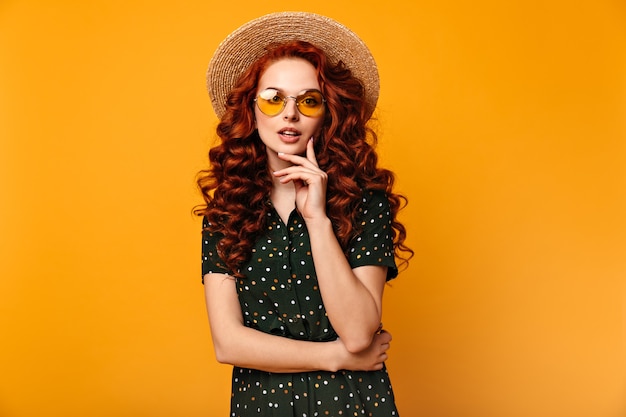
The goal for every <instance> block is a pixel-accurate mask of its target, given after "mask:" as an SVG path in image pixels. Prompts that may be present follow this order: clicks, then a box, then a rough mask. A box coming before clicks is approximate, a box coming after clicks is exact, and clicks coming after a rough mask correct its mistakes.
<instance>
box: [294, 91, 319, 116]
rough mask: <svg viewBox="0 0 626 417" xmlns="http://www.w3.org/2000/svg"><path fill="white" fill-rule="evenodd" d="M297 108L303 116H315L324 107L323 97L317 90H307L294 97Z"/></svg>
mask: <svg viewBox="0 0 626 417" xmlns="http://www.w3.org/2000/svg"><path fill="white" fill-rule="evenodd" d="M296 103H297V104H298V110H300V113H302V114H304V115H305V116H309V117H311V116H317V115H319V114H320V113H321V112H322V109H323V108H324V97H323V96H322V93H320V92H319V91H307V92H305V93H303V94H300V95H299V96H298V97H297V98H296Z"/></svg>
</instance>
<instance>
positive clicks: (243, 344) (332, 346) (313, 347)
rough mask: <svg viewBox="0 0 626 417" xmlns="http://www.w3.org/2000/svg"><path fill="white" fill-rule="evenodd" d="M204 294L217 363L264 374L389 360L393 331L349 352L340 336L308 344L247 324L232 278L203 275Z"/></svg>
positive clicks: (369, 366)
mask: <svg viewBox="0 0 626 417" xmlns="http://www.w3.org/2000/svg"><path fill="white" fill-rule="evenodd" d="M204 287H205V297H206V303H207V311H208V315H209V323H210V326H211V335H212V338H213V345H214V348H215V355H216V358H217V360H218V361H219V362H221V363H228V364H232V365H236V366H240V367H246V368H254V369H259V370H263V371H267V372H305V371H313V370H326V371H333V372H334V371H337V370H339V369H350V370H365V371H372V370H378V369H381V368H382V366H383V362H384V361H385V360H386V359H387V354H386V351H387V349H389V342H390V341H391V335H389V334H388V333H385V332H384V333H381V334H379V335H376V337H375V338H374V340H373V341H372V343H371V344H370V346H369V347H368V348H367V349H365V350H363V351H362V352H359V353H358V354H352V353H350V352H349V351H348V350H347V349H346V348H345V346H344V344H343V343H342V341H341V340H336V341H333V342H308V341H299V340H292V339H288V338H285V337H281V336H274V335H270V334H267V333H263V332H261V331H258V330H255V329H251V328H248V327H245V326H244V324H243V318H242V314H241V307H240V305H239V300H238V297H237V290H236V286H235V281H234V279H233V278H231V277H229V276H228V275H224V274H206V275H205V276H204Z"/></svg>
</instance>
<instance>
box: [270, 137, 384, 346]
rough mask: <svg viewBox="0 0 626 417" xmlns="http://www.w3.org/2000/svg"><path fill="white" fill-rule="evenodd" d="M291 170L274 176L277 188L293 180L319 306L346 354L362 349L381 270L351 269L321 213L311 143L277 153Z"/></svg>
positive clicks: (379, 292) (322, 192)
mask: <svg viewBox="0 0 626 417" xmlns="http://www.w3.org/2000/svg"><path fill="white" fill-rule="evenodd" d="M278 156H279V157H280V158H282V159H284V160H286V161H289V162H291V163H292V164H293V166H291V167H289V168H285V169H281V170H279V171H276V172H274V175H275V176H276V177H277V178H279V180H280V182H281V183H282V184H286V183H289V182H293V184H294V186H295V189H296V207H297V208H298V210H299V211H300V213H301V214H302V217H303V218H304V220H305V222H306V225H307V229H308V231H309V236H310V240H311V251H312V254H313V259H314V263H315V272H316V274H317V279H318V281H319V287H320V291H321V294H322V298H323V300H324V306H325V308H326V312H327V314H328V317H329V319H330V321H331V323H332V325H333V328H334V329H335V331H336V332H337V334H338V335H339V337H340V339H342V340H343V342H344V343H345V345H346V348H347V349H348V350H349V351H350V352H359V351H362V350H363V349H366V348H367V347H368V346H369V345H370V344H371V342H372V340H373V338H374V335H375V334H376V330H377V329H378V327H379V325H380V319H381V316H382V296H383V289H384V286H385V282H386V273H387V268H385V267H382V266H362V267H358V268H354V269H352V268H351V267H350V264H349V263H348V261H347V259H346V258H345V256H344V254H343V251H342V249H341V246H340V244H339V242H338V241H337V237H336V236H335V233H334V230H333V228H332V224H331V221H330V219H329V218H328V216H327V215H326V184H327V180H328V176H327V174H326V173H325V172H324V171H322V170H321V169H320V168H319V166H318V164H317V160H316V158H315V151H314V148H313V142H312V141H309V143H308V145H307V151H306V157H303V156H298V155H289V154H282V153H279V154H278Z"/></svg>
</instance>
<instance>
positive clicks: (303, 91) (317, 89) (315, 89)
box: [260, 87, 322, 96]
mask: <svg viewBox="0 0 626 417" xmlns="http://www.w3.org/2000/svg"><path fill="white" fill-rule="evenodd" d="M267 90H276V91H278V92H279V93H283V94H285V90H283V89H282V88H277V87H266V88H264V89H262V90H260V92H261V91H267ZM309 91H317V92H318V93H321V92H322V91H321V90H320V89H319V88H305V89H304V90H300V91H299V92H298V93H297V94H296V96H299V95H300V94H304V93H306V92H309Z"/></svg>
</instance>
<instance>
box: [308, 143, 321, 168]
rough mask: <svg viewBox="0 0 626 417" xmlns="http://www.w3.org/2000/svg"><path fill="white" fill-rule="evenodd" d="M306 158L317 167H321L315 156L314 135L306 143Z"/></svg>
mask: <svg viewBox="0 0 626 417" xmlns="http://www.w3.org/2000/svg"><path fill="white" fill-rule="evenodd" d="M306 159H308V160H309V161H310V162H311V163H312V164H313V165H315V166H316V167H319V165H318V163H317V158H316V157H315V146H314V143H313V137H311V139H309V142H308V143H307V144H306Z"/></svg>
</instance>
